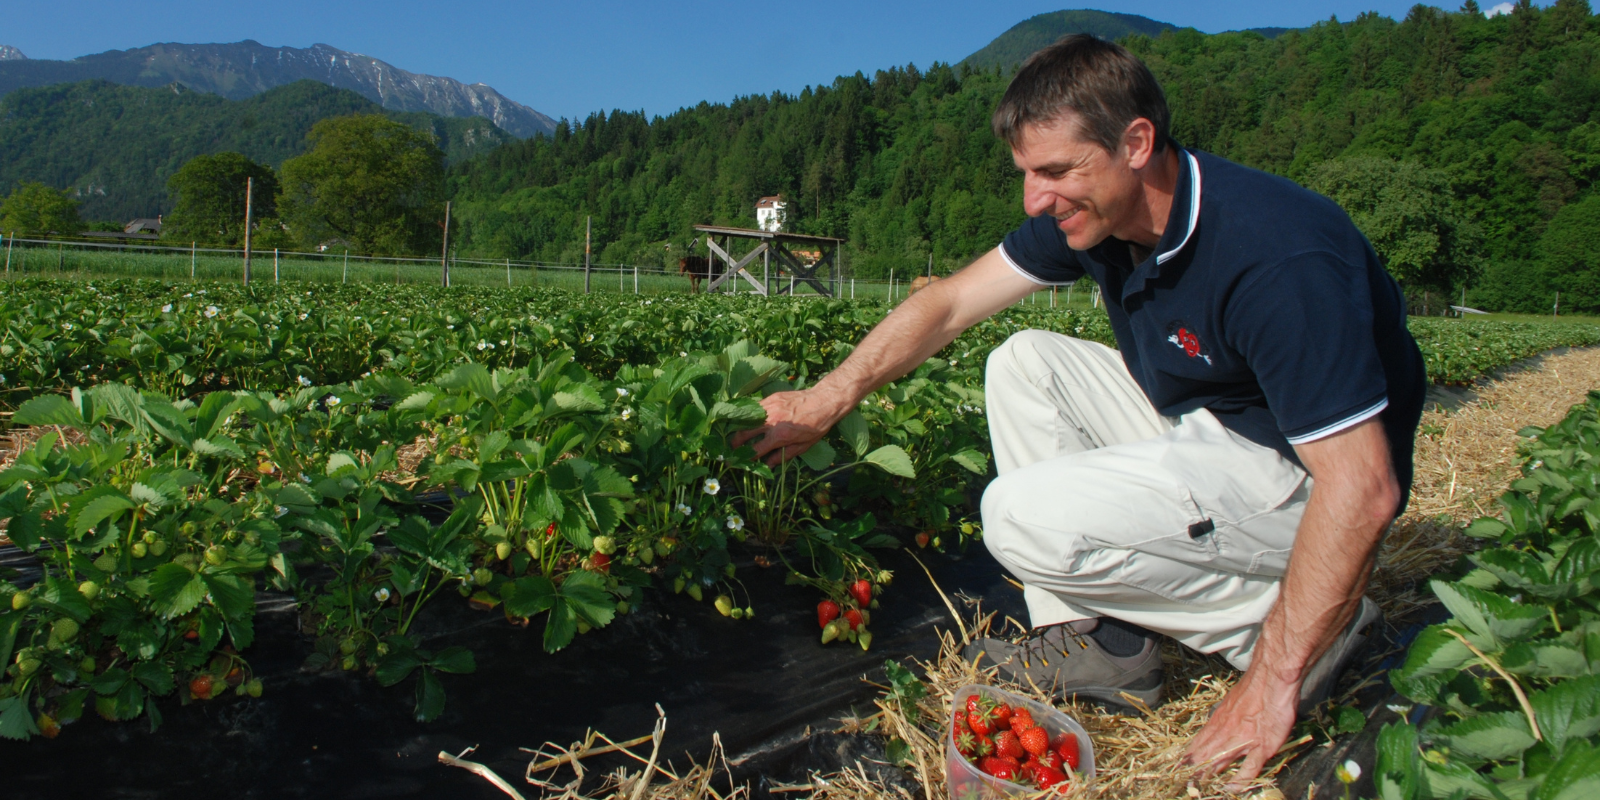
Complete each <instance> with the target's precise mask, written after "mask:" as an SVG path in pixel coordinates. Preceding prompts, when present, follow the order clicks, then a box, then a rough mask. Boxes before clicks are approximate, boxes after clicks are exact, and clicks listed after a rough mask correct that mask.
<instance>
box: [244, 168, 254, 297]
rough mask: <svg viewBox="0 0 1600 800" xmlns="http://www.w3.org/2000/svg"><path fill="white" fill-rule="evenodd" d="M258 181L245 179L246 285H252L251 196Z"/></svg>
mask: <svg viewBox="0 0 1600 800" xmlns="http://www.w3.org/2000/svg"><path fill="white" fill-rule="evenodd" d="M255 190H256V179H255V178H245V179H244V285H246V286H249V285H250V221H251V220H250V217H251V206H250V201H251V199H252V198H251V196H252V195H254V194H255Z"/></svg>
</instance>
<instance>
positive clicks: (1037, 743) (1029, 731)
mask: <svg viewBox="0 0 1600 800" xmlns="http://www.w3.org/2000/svg"><path fill="white" fill-rule="evenodd" d="M1017 741H1018V742H1020V743H1021V744H1022V749H1024V750H1026V751H1028V752H1029V753H1031V754H1032V755H1035V756H1040V755H1043V754H1045V753H1048V752H1050V734H1048V733H1046V732H1045V730H1044V728H1040V727H1038V726H1034V727H1032V728H1025V729H1023V731H1022V732H1021V733H1018V734H1017Z"/></svg>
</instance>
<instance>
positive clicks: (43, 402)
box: [11, 394, 89, 431]
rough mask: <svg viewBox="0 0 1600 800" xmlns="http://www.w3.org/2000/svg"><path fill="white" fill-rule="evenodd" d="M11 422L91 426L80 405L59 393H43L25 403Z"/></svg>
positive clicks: (78, 426)
mask: <svg viewBox="0 0 1600 800" xmlns="http://www.w3.org/2000/svg"><path fill="white" fill-rule="evenodd" d="M11 424H13V425H35V426H41V427H42V426H47V425H64V426H66V427H68V428H74V429H76V430H80V431H81V430H84V429H86V428H88V427H89V425H88V423H87V422H85V421H84V419H83V413H82V412H80V411H79V410H78V407H77V406H76V405H73V403H72V401H71V400H68V399H67V398H65V397H62V396H61V395H59V394H47V395H41V396H39V397H35V398H33V399H32V400H29V401H28V402H26V403H23V404H22V407H21V408H18V409H17V413H15V414H13V415H12V417H11Z"/></svg>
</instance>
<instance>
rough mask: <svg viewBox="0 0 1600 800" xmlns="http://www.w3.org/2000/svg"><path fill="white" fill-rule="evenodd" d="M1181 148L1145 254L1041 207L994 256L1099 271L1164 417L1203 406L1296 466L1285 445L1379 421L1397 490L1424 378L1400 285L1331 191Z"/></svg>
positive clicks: (1055, 275) (1039, 276)
mask: <svg viewBox="0 0 1600 800" xmlns="http://www.w3.org/2000/svg"><path fill="white" fill-rule="evenodd" d="M1179 156H1180V158H1179V159H1178V160H1179V162H1180V164H1181V174H1180V175H1179V177H1178V184H1177V189H1176V191H1175V193H1174V195H1173V202H1172V211H1171V214H1170V215H1169V216H1168V218H1167V227H1166V230H1165V231H1164V232H1163V233H1162V235H1161V241H1160V242H1159V243H1158V244H1157V245H1156V248H1155V250H1154V251H1153V252H1152V253H1151V254H1150V256H1149V257H1147V258H1145V259H1144V260H1143V261H1141V262H1139V263H1137V264H1135V263H1133V257H1132V255H1131V254H1130V252H1129V248H1128V243H1127V242H1124V241H1121V240H1118V239H1115V238H1108V239H1106V240H1105V241H1104V242H1102V243H1100V244H1099V245H1096V246H1095V247H1092V248H1090V249H1088V250H1081V251H1080V250H1073V249H1071V248H1070V247H1068V246H1067V237H1066V235H1065V234H1063V233H1062V232H1061V230H1060V229H1059V228H1057V227H1056V220H1055V219H1054V218H1053V217H1051V216H1049V215H1043V216H1038V217H1033V218H1031V219H1029V220H1028V221H1027V222H1025V223H1023V225H1022V227H1021V228H1018V229H1017V230H1016V231H1014V232H1012V233H1011V234H1010V235H1009V236H1007V237H1006V239H1005V242H1004V243H1003V244H1002V245H1001V247H1000V252H1001V254H1002V255H1003V256H1004V257H1005V260H1006V261H1007V263H1009V264H1010V265H1011V266H1012V268H1014V269H1016V270H1017V271H1018V272H1020V273H1021V274H1022V275H1024V276H1025V277H1027V278H1028V279H1030V280H1032V281H1035V282H1037V283H1042V284H1051V285H1062V284H1068V283H1072V282H1073V281H1076V280H1077V279H1078V278H1080V277H1082V276H1083V275H1084V274H1088V275H1090V276H1091V277H1093V278H1094V280H1095V282H1096V283H1098V284H1099V285H1100V289H1101V293H1102V297H1103V298H1104V299H1105V306H1106V313H1107V314H1108V315H1109V316H1110V318H1111V328H1112V330H1113V331H1114V332H1115V333H1116V337H1117V347H1118V349H1119V350H1121V351H1122V357H1123V360H1124V361H1125V362H1126V363H1127V365H1128V371H1129V372H1130V373H1131V374H1132V375H1133V379H1134V380H1135V381H1137V382H1138V383H1139V385H1140V387H1142V388H1143V389H1144V393H1145V395H1146V396H1148V397H1149V398H1150V402H1151V403H1152V404H1153V405H1154V406H1155V407H1156V408H1157V409H1158V410H1160V412H1161V413H1162V414H1164V415H1167V416H1178V415H1181V414H1185V413H1188V412H1190V411H1194V410H1196V409H1200V408H1206V409H1210V410H1211V412H1212V413H1213V414H1215V415H1216V417H1217V419H1218V420H1220V421H1221V422H1222V424H1223V425H1225V426H1227V427H1228V428H1229V429H1230V430H1233V431H1235V432H1237V433H1239V434H1240V435H1242V436H1244V437H1245V438H1247V439H1249V440H1251V441H1253V442H1256V443H1258V444H1261V445H1264V446H1266V447H1270V448H1272V449H1274V450H1277V451H1278V452H1280V453H1282V454H1283V455H1284V457H1285V458H1288V459H1290V460H1292V461H1294V462H1295V463H1297V464H1298V463H1300V460H1299V458H1298V457H1297V456H1296V455H1295V452H1294V448H1293V446H1292V445H1296V444H1304V443H1306V442H1313V441H1316V440H1318V439H1321V438H1324V437H1326V436H1330V435H1332V434H1334V433H1337V432H1339V431H1341V430H1344V429H1346V428H1349V427H1351V426H1353V425H1356V424H1357V423H1360V422H1363V421H1365V420H1367V419H1370V418H1372V417H1374V416H1376V417H1379V418H1380V419H1381V421H1382V424H1383V427H1384V432H1385V433H1386V434H1388V437H1389V448H1390V452H1391V454H1392V456H1393V459H1394V471H1395V475H1396V476H1397V477H1398V478H1399V480H1400V485H1401V489H1402V494H1401V497H1402V498H1404V497H1405V494H1406V492H1408V491H1409V489H1410V487H1411V474H1412V467H1411V457H1412V449H1413V437H1414V436H1415V435H1416V428H1417V423H1418V421H1419V420H1420V419H1421V416H1422V404H1423V397H1424V393H1425V392H1426V390H1427V376H1426V373H1425V372H1424V370H1423V364H1422V354H1421V353H1420V352H1419V351H1418V350H1417V343H1416V341H1415V340H1413V339H1412V338H1411V332H1410V331H1409V330H1407V328H1406V308H1405V297H1404V295H1403V294H1401V292H1400V287H1399V286H1398V285H1396V284H1395V282H1394V279H1393V278H1391V277H1389V273H1388V271H1386V270H1385V269H1384V268H1383V264H1382V263H1381V262H1380V261H1379V260H1378V254H1377V253H1376V252H1374V251H1373V249H1372V245H1371V244H1370V243H1368V242H1367V239H1366V237H1365V236H1362V234H1361V231H1359V230H1357V229H1356V226H1355V224H1354V223H1353V222H1351V221H1350V217H1349V215H1347V214H1346V213H1345V212H1344V210H1343V209H1341V208H1339V206H1338V205H1336V204H1334V202H1333V201H1331V200H1329V199H1327V198H1326V197H1323V196H1321V195H1319V194H1316V193H1315V192H1311V191H1309V190H1307V189H1304V188H1301V187H1300V186H1298V185H1296V184H1294V183H1293V182H1291V181H1288V180H1286V179H1284V178H1279V177H1277V176H1274V175H1269V174H1267V173H1264V172H1260V171H1257V170H1253V169H1249V168H1247V167H1242V166H1240V165H1238V164H1234V163H1232V162H1230V161H1227V160H1225V159H1222V158H1219V157H1217V156H1214V155H1210V154H1208V153H1202V152H1197V151H1192V150H1182V149H1180V150H1179ZM1404 502H1405V501H1404V499H1402V500H1401V503H1402V506H1401V508H1402V509H1403V508H1404ZM1397 513H1398V512H1397Z"/></svg>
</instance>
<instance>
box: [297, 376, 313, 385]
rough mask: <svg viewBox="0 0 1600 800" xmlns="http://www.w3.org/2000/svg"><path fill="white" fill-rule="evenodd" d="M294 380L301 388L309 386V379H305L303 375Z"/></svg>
mask: <svg viewBox="0 0 1600 800" xmlns="http://www.w3.org/2000/svg"><path fill="white" fill-rule="evenodd" d="M295 380H297V381H299V382H300V385H301V386H310V385H311V379H310V378H307V377H306V376H304V375H301V376H300V377H298V378H295Z"/></svg>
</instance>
